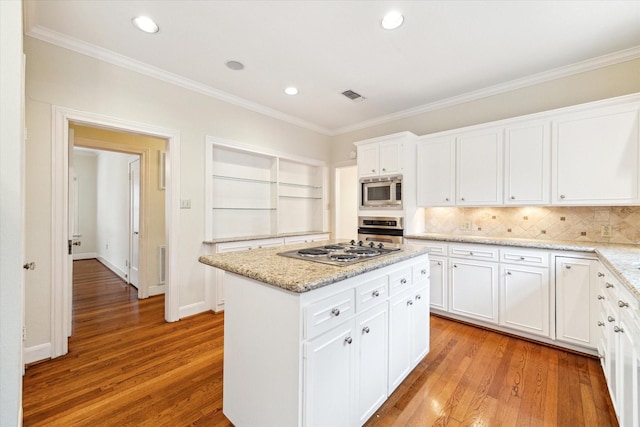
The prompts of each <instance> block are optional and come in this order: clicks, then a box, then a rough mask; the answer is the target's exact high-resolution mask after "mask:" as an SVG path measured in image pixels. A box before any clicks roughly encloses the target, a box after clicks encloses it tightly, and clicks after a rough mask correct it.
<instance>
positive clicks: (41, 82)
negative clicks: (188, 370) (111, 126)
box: [24, 37, 330, 348]
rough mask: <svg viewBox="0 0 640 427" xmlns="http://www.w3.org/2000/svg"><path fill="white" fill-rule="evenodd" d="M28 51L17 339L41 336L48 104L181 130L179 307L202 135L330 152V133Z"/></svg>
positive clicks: (47, 265) (185, 291) (46, 259)
mask: <svg viewBox="0 0 640 427" xmlns="http://www.w3.org/2000/svg"><path fill="white" fill-rule="evenodd" d="M24 50H25V53H26V55H27V76H26V83H27V84H26V97H27V106H26V110H27V111H26V114H27V115H26V121H27V128H28V133H29V141H28V143H27V147H26V150H27V152H26V158H27V159H28V163H27V165H26V174H27V182H26V192H27V196H26V197H27V200H26V216H27V218H26V221H27V224H28V225H29V226H28V227H27V235H26V255H27V259H31V260H33V261H35V262H37V264H38V269H37V270H36V271H34V272H33V273H34V274H32V275H30V276H29V277H28V278H27V283H26V304H25V308H26V314H25V315H26V323H27V327H28V328H29V335H28V337H27V342H26V347H27V348H29V347H32V346H36V345H40V344H45V343H48V342H50V332H51V331H50V328H51V327H50V319H51V313H50V300H51V281H52V278H51V257H52V251H51V233H52V230H51V217H52V208H51V206H52V205H51V194H52V193H51V176H52V151H51V144H52V125H51V108H52V106H53V105H56V106H61V107H65V108H71V109H75V110H80V111H84V112H90V113H96V114H100V115H104V116H109V117H114V118H118V119H123V120H126V121H131V122H136V123H142V124H145V125H149V126H156V127H161V128H166V129H171V130H176V131H178V132H179V133H180V144H181V148H180V149H181V152H180V159H181V173H180V184H181V188H180V198H181V199H190V200H191V209H181V210H180V217H179V219H178V220H179V224H180V225H179V226H180V231H179V235H180V239H179V266H178V267H179V285H178V286H179V289H180V295H179V296H178V298H179V305H180V307H185V306H189V305H192V304H197V303H200V302H202V301H204V298H205V288H204V285H205V283H204V281H205V268H208V267H206V266H204V265H202V264H200V263H199V262H198V255H199V253H200V251H201V249H202V241H203V240H204V238H205V236H204V215H205V212H204V197H205V195H204V193H205V190H204V183H205V181H204V180H205V177H204V166H205V159H204V154H205V136H206V135H211V136H214V137H218V138H223V139H229V140H234V141H238V142H242V143H244V144H249V145H254V146H257V147H261V148H265V149H267V150H270V151H284V152H288V153H292V154H295V155H300V156H305V157H311V158H315V159H319V160H324V161H329V160H330V145H329V141H330V139H329V137H327V136H325V135H321V134H318V133H316V132H312V131H309V130H306V129H302V128H300V127H297V126H294V125H291V124H288V123H285V122H282V121H279V120H276V119H273V118H270V117H267V116H264V115H261V114H259V113H255V112H251V111H248V110H246V109H243V108H241V107H237V106H234V105H230V104H228V103H225V102H222V101H219V100H216V99H212V98H210V97H207V96H204V95H201V94H198V93H195V92H191V91H189V90H186V89H183V88H180V87H177V86H174V85H171V84H168V83H165V82H162V81H159V80H156V79H153V78H150V77H147V76H144V75H141V74H138V73H136V72H133V71H129V70H125V69H122V68H119V67H117V66H114V65H111V64H107V63H104V62H101V61H99V60H97V59H94V58H90V57H87V56H83V55H80V54H78V53H74V52H72V51H69V50H67V49H63V48H60V47H56V46H53V45H51V44H48V43H45V42H42V41H39V40H36V39H33V38H30V37H25V42H24Z"/></svg>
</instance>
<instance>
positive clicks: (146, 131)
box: [50, 106, 180, 358]
mask: <svg viewBox="0 0 640 427" xmlns="http://www.w3.org/2000/svg"><path fill="white" fill-rule="evenodd" d="M52 110H53V120H52V124H53V173H52V192H53V194H52V203H53V206H52V211H53V218H52V226H53V231H52V241H53V249H52V251H53V259H52V294H51V313H52V324H51V331H52V333H51V352H50V354H51V355H50V357H51V358H55V357H58V356H62V355H64V354H66V353H67V352H68V338H69V336H70V335H71V331H72V310H71V309H72V271H73V267H72V259H73V257H72V255H71V253H72V250H71V248H73V245H72V242H73V240H72V225H71V224H70V221H69V219H70V218H71V215H69V209H70V200H69V199H70V191H69V189H70V187H71V185H70V182H71V181H70V180H71V177H72V174H70V169H71V168H70V167H69V162H70V161H72V148H73V141H71V143H70V141H69V139H70V136H71V137H73V136H74V135H73V133H74V132H73V129H71V128H70V126H75V125H78V126H86V127H90V128H95V129H101V130H108V131H116V132H123V133H126V134H133V135H139V136H148V137H155V138H160V139H163V140H164V141H165V147H166V155H165V156H162V159H163V161H164V163H162V169H164V173H165V176H164V183H165V186H166V188H165V206H164V212H165V230H164V235H165V241H166V248H165V250H166V264H165V273H166V274H165V285H164V288H165V289H164V290H165V297H164V301H165V304H164V306H165V320H166V321H167V322H175V321H177V320H179V295H178V278H179V271H178V233H179V213H180V211H179V209H180V200H179V197H180V196H179V195H180V178H179V177H180V134H179V132H177V131H173V130H170V129H166V128H160V127H157V126H150V125H146V124H142V123H137V122H130V121H126V120H122V119H118V118H113V117H107V116H102V115H98V114H94V113H88V112H83V111H78V110H71V109H66V108H62V107H58V106H53V108H52ZM111 148H113V149H114V151H124V152H128V150H129V149H124V150H120V149H116V147H115V146H114V145H111ZM143 157H144V156H143ZM148 158H149V157H147V159H148ZM142 165H144V163H142ZM143 167H144V166H143ZM142 199H143V200H144V194H143V195H142ZM143 204H144V202H143ZM144 233H145V230H144V229H142V230H141V234H142V235H143V236H144ZM142 253H144V251H141V254H142ZM140 271H141V273H142V272H143V270H142V269H141V270H140ZM143 280H144V279H143V278H141V281H143Z"/></svg>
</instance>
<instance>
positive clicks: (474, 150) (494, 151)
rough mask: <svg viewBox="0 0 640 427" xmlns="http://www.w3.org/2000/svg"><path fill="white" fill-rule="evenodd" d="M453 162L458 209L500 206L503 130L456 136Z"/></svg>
mask: <svg viewBox="0 0 640 427" xmlns="http://www.w3.org/2000/svg"><path fill="white" fill-rule="evenodd" d="M456 159H457V161H456V166H457V167H456V183H457V192H456V193H457V204H458V205H459V206H487V205H500V204H502V128H491V129H485V130H482V131H474V132H468V133H462V134H459V135H458V136H457V137H456Z"/></svg>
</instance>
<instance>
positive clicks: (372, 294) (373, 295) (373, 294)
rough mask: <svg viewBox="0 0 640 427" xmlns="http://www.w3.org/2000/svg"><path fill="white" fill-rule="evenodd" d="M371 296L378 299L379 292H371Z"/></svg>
mask: <svg viewBox="0 0 640 427" xmlns="http://www.w3.org/2000/svg"><path fill="white" fill-rule="evenodd" d="M371 296H372V297H374V298H378V297H379V296H380V291H373V292H371Z"/></svg>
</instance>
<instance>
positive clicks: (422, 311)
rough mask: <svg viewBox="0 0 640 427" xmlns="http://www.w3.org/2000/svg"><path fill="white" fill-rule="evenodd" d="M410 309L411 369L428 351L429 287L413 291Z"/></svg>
mask: <svg viewBox="0 0 640 427" xmlns="http://www.w3.org/2000/svg"><path fill="white" fill-rule="evenodd" d="M410 311H411V330H412V332H413V337H412V339H411V368H412V369H413V368H414V367H415V366H416V365H417V364H418V363H420V361H421V360H422V359H423V358H424V357H425V356H426V355H427V353H428V352H429V287H428V286H426V287H422V288H419V289H418V290H416V291H415V293H414V296H413V305H411V306H410Z"/></svg>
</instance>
